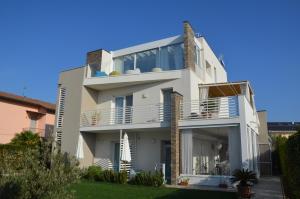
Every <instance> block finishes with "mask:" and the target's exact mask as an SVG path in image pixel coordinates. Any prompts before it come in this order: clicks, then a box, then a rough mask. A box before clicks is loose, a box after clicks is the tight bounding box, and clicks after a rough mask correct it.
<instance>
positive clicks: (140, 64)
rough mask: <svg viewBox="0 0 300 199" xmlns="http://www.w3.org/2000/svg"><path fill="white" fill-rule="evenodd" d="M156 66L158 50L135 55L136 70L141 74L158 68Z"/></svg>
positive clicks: (157, 63)
mask: <svg viewBox="0 0 300 199" xmlns="http://www.w3.org/2000/svg"><path fill="white" fill-rule="evenodd" d="M158 65H159V56H158V49H153V50H148V51H144V52H140V53H137V54H136V68H139V69H140V70H141V72H142V73H144V72H151V71H152V69H153V68H155V67H158Z"/></svg>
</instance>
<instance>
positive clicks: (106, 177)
mask: <svg viewBox="0 0 300 199" xmlns="http://www.w3.org/2000/svg"><path fill="white" fill-rule="evenodd" d="M101 180H102V181H104V182H115V181H116V177H115V173H114V171H112V170H104V171H103V172H102V175H101Z"/></svg>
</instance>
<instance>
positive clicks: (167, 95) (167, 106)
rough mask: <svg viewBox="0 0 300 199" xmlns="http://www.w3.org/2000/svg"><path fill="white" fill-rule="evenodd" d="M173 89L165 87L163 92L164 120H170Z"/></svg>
mask: <svg viewBox="0 0 300 199" xmlns="http://www.w3.org/2000/svg"><path fill="white" fill-rule="evenodd" d="M172 92H173V89H172V88H170V89H164V90H162V93H163V121H169V120H170V115H171V94H172Z"/></svg>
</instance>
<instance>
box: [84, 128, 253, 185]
mask: <svg viewBox="0 0 300 199" xmlns="http://www.w3.org/2000/svg"><path fill="white" fill-rule="evenodd" d="M249 132H250V134H249V135H248V137H247V138H249V140H248V141H247V142H246V143H247V144H246V146H244V145H242V141H241V131H240V128H239V126H238V125H235V126H215V127H203V128H202V127H199V128H190V129H180V132H179V134H180V135H179V141H180V146H179V148H180V151H179V163H178V164H179V175H178V176H177V181H180V180H183V179H189V184H192V185H209V186H218V185H219V184H220V183H223V184H224V183H226V184H228V185H229V184H230V179H229V178H230V176H231V175H232V173H233V171H234V170H235V169H240V168H242V167H244V166H245V165H246V166H247V168H249V169H250V170H255V171H258V168H257V152H258V151H257V146H256V142H255V141H254V140H255V139H256V135H255V133H253V132H251V131H249ZM125 133H126V134H127V136H128V140H129V146H130V156H131V161H130V162H124V161H122V160H121V158H120V157H121V154H122V153H123V151H122V148H123V147H122V145H123V137H124V135H125ZM81 135H82V137H83V141H84V143H85V147H84V150H83V153H84V158H82V160H81V161H82V162H85V163H86V162H88V163H87V164H86V166H88V165H91V164H94V165H99V166H101V167H102V168H103V169H113V170H116V171H119V170H123V169H126V170H127V171H128V173H130V174H133V175H134V173H137V172H140V171H152V172H153V171H156V170H162V171H163V173H164V176H165V180H166V182H168V183H170V181H171V172H172V168H171V167H172V155H171V154H172V153H171V150H172V144H171V132H170V128H152V129H135V130H133V129H130V130H114V131H105V132H101V131H100V132H93V133H92V132H82V133H81ZM242 150H246V152H247V158H245V157H242Z"/></svg>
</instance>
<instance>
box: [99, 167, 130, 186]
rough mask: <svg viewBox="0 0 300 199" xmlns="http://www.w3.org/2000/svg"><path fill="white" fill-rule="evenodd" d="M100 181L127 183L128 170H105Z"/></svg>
mask: <svg viewBox="0 0 300 199" xmlns="http://www.w3.org/2000/svg"><path fill="white" fill-rule="evenodd" d="M100 181H103V182H111V183H119V184H126V183H127V172H126V171H120V172H115V171H113V170H104V171H103V172H102V173H101V175H100Z"/></svg>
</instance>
